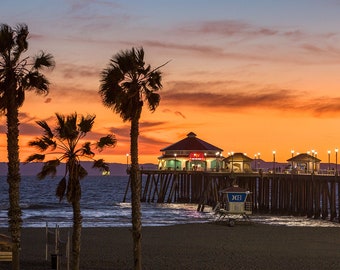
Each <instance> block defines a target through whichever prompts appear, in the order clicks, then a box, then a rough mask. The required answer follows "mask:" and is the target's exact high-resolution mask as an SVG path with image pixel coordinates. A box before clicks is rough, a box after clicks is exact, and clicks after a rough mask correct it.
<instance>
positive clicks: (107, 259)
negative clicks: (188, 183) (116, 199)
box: [0, 224, 340, 270]
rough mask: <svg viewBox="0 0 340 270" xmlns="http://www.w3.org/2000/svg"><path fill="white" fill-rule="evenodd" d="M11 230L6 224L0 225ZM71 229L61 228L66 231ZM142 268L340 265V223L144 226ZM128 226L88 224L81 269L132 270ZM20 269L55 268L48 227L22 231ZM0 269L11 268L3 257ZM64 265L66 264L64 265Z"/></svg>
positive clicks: (83, 232) (251, 267)
mask: <svg viewBox="0 0 340 270" xmlns="http://www.w3.org/2000/svg"><path fill="white" fill-rule="evenodd" d="M0 233H6V229H0ZM65 234H66V229H62V235H63V236H64V235H65ZM142 245H143V269H148V270H152V269H154V270H156V269H157V270H158V269H171V270H174V269H215V270H216V269H290V270H293V269H309V270H310V269H318V270H320V269H328V270H329V269H340V228H339V227H328V228H325V227H317V228H315V227H285V226H270V225H263V224H237V225H236V226H235V227H228V226H226V225H220V224H186V225H176V226H169V227H145V228H143V241H142ZM132 265H133V262H132V236H131V233H130V231H129V229H128V228H83V231H82V249H81V269H84V270H87V269H91V270H93V269H98V270H101V269H103V270H104V269H124V270H126V269H132ZM21 266H22V267H21V269H25V270H30V269H37V270H39V269H50V266H51V263H50V262H45V228H41V229H40V228H24V229H23V231H22V260H21ZM0 269H10V267H9V265H8V264H6V263H3V262H0ZM62 269H66V268H65V267H63V268H62Z"/></svg>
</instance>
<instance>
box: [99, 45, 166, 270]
mask: <svg viewBox="0 0 340 270" xmlns="http://www.w3.org/2000/svg"><path fill="white" fill-rule="evenodd" d="M160 67H161V66H160ZM160 67H157V68H156V69H151V66H150V65H146V64H145V62H144V50H143V48H139V49H135V48H132V49H131V50H126V51H121V52H119V53H118V54H116V55H115V56H113V57H112V58H111V60H110V63H109V65H108V67H107V68H105V69H104V70H103V71H102V73H101V85H100V90H99V94H100V95H101V97H102V101H103V104H104V105H105V106H107V107H109V108H111V109H112V110H113V111H114V112H116V113H118V114H120V116H121V118H122V119H123V121H130V122H131V128H130V139H131V144H130V154H131V169H130V179H131V181H130V182H131V204H132V235H133V243H134V246H133V255H134V268H135V269H138V270H140V269H142V261H141V250H142V249H141V237H142V222H141V209H140V196H141V194H140V193H141V185H142V184H141V177H140V172H139V165H138V136H139V119H140V116H141V112H142V107H143V105H144V102H146V104H147V106H148V108H149V110H151V111H155V110H156V108H157V106H158V105H159V102H160V96H159V94H158V93H156V92H157V91H158V90H160V89H161V88H162V84H161V72H160V71H159V68H160Z"/></svg>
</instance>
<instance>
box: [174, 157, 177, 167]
mask: <svg viewBox="0 0 340 270" xmlns="http://www.w3.org/2000/svg"><path fill="white" fill-rule="evenodd" d="M174 157H175V166H174V167H175V171H176V169H177V166H176V157H177V154H176V153H175V154H174Z"/></svg>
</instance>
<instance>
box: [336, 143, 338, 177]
mask: <svg viewBox="0 0 340 270" xmlns="http://www.w3.org/2000/svg"><path fill="white" fill-rule="evenodd" d="M335 175H336V176H337V175H338V148H335Z"/></svg>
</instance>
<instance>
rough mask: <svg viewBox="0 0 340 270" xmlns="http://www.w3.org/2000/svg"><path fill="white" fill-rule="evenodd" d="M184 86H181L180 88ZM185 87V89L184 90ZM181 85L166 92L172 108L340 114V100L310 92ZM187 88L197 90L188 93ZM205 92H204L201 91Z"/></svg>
mask: <svg viewBox="0 0 340 270" xmlns="http://www.w3.org/2000/svg"><path fill="white" fill-rule="evenodd" d="M180 86H181V87H180ZM184 86H185V88H182V87H184ZM195 86H196V83H193V84H192V85H191V87H189V83H188V82H187V83H184V84H181V83H178V84H176V87H174V88H171V89H169V91H164V92H163V94H162V102H163V103H166V104H167V105H168V106H180V105H181V106H185V107H190V106H193V107H202V108H204V109H208V108H211V110H214V109H216V108H218V109H219V110H221V109H222V110H225V111H238V112H240V111H245V110H251V109H253V108H259V109H270V110H274V111H275V110H277V111H285V112H287V113H290V112H291V113H299V114H303V115H312V116H314V117H330V116H333V117H336V116H339V114H340V97H318V96H315V97H311V96H310V95H308V93H306V92H302V91H296V90H293V89H269V88H268V89H255V90H251V91H247V92H246V91H241V90H233V89H225V90H224V91H222V89H220V91H218V92H206V91H204V90H203V89H204V87H203V86H204V84H203V85H200V86H199V88H198V89H199V90H196V88H195ZM187 89H195V90H190V91H188V90H187ZM200 89H201V90H200Z"/></svg>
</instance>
